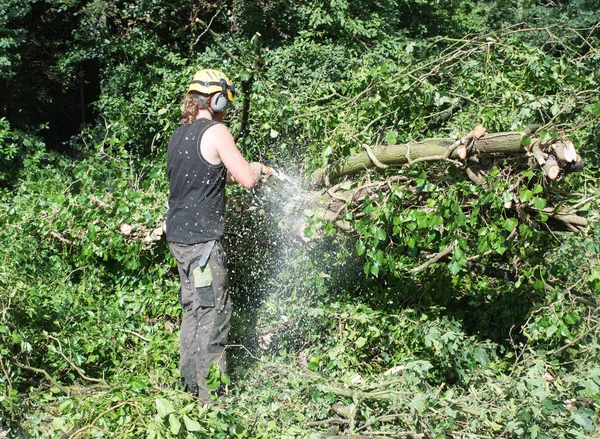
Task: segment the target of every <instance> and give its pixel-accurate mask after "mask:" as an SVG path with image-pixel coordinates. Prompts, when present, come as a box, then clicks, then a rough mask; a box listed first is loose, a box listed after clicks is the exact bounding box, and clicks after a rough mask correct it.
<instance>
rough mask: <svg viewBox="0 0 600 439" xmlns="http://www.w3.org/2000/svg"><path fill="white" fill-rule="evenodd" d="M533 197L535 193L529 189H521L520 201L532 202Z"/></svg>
mask: <svg viewBox="0 0 600 439" xmlns="http://www.w3.org/2000/svg"><path fill="white" fill-rule="evenodd" d="M532 197H533V192H532V191H530V190H529V189H526V188H524V189H521V193H520V194H519V199H520V200H521V202H522V203H526V202H528V201H529V200H531V198H532Z"/></svg>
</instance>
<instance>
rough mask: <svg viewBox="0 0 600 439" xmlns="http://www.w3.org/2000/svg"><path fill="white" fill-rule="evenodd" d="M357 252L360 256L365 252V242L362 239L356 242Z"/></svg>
mask: <svg viewBox="0 0 600 439" xmlns="http://www.w3.org/2000/svg"><path fill="white" fill-rule="evenodd" d="M356 253H358V256H362V255H364V254H365V243H364V242H363V241H362V240H359V241H358V242H357V243H356Z"/></svg>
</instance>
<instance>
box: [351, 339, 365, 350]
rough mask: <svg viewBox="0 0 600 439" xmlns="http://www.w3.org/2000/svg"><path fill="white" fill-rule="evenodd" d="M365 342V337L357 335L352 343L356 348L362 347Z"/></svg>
mask: <svg viewBox="0 0 600 439" xmlns="http://www.w3.org/2000/svg"><path fill="white" fill-rule="evenodd" d="M366 343H367V339H366V338H365V337H358V338H357V339H356V341H355V342H354V344H355V345H356V347H357V348H359V349H360V348H362V347H363V346H364V345H365V344H366Z"/></svg>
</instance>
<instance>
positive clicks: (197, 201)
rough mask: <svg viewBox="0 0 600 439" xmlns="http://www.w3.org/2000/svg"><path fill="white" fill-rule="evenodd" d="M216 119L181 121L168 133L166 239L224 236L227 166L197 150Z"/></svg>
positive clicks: (180, 240)
mask: <svg viewBox="0 0 600 439" xmlns="http://www.w3.org/2000/svg"><path fill="white" fill-rule="evenodd" d="M217 123H218V122H215V121H212V120H208V119H198V120H196V121H195V122H194V123H193V124H191V125H190V124H183V125H181V126H180V127H179V129H177V131H175V133H173V135H172V136H171V140H170V141H169V148H168V153H167V174H168V176H169V211H168V212H167V221H166V222H167V241H169V242H176V243H180V244H197V243H199V242H207V241H212V240H218V239H221V237H222V236H223V230H224V227H225V180H226V176H227V169H226V168H225V166H224V165H223V164H220V165H212V164H210V163H209V162H208V161H206V159H205V158H204V157H203V156H202V153H201V151H200V141H201V140H202V136H203V135H204V132H205V131H206V130H207V129H208V128H210V127H211V126H213V125H215V124H217Z"/></svg>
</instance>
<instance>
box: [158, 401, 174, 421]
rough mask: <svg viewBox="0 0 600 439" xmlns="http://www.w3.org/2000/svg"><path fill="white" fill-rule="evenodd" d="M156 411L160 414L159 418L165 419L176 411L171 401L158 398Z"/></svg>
mask: <svg viewBox="0 0 600 439" xmlns="http://www.w3.org/2000/svg"><path fill="white" fill-rule="evenodd" d="M156 411H157V412H158V416H160V417H161V418H164V417H165V416H167V415H168V414H169V413H173V412H174V411H175V409H174V408H173V404H171V402H170V401H168V400H166V399H164V398H156Z"/></svg>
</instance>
